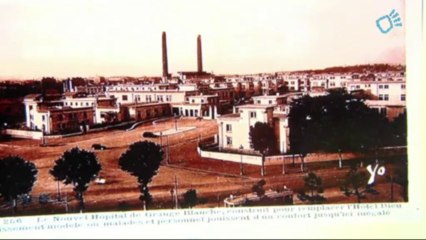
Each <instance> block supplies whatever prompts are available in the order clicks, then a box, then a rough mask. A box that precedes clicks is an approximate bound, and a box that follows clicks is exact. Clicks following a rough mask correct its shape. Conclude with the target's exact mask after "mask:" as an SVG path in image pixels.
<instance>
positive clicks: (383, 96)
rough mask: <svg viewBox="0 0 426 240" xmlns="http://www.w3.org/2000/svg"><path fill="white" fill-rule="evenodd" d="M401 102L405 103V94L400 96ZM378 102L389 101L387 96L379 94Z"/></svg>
mask: <svg viewBox="0 0 426 240" xmlns="http://www.w3.org/2000/svg"><path fill="white" fill-rule="evenodd" d="M400 99H401V101H405V94H401V96H400ZM379 100H381V101H389V94H379Z"/></svg>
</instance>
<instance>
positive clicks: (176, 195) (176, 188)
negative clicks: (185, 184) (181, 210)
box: [175, 175, 179, 209]
mask: <svg viewBox="0 0 426 240" xmlns="http://www.w3.org/2000/svg"><path fill="white" fill-rule="evenodd" d="M178 204H179V203H178V181H177V177H176V175H175V208H176V209H178Z"/></svg>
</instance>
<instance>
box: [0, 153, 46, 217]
mask: <svg viewBox="0 0 426 240" xmlns="http://www.w3.org/2000/svg"><path fill="white" fill-rule="evenodd" d="M36 179H37V168H36V167H35V165H34V163H32V162H29V161H25V160H24V159H22V158H20V157H18V156H8V157H4V158H2V159H0V197H2V198H4V199H5V200H6V201H12V206H13V210H16V208H17V204H16V199H17V198H18V196H20V195H22V194H28V193H29V192H31V189H32V188H33V186H34V182H35V181H36Z"/></svg>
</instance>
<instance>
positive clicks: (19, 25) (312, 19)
mask: <svg viewBox="0 0 426 240" xmlns="http://www.w3.org/2000/svg"><path fill="white" fill-rule="evenodd" d="M392 9H395V10H397V11H398V12H399V14H400V15H401V16H402V22H403V24H404V3H403V1H402V0H374V1H373V0H356V1H355V0H345V1H342V0H277V1H274V0H264V1H258V0H253V1H251V0H241V1H238V0H226V1H225V0H212V1H209V0H178V1H175V0H155V1H125V0H124V1H123V0H117V1H90V0H84V1H58V0H54V1H50V0H42V1H19V2H18V1H14V0H0V76H15V77H30V78H31V77H41V76H56V77H67V76H94V75H102V76H114V75H115V76H117V75H127V76H144V75H150V76H152V75H158V76H159V75H161V72H162V71H161V33H162V31H166V32H167V44H168V57H169V71H170V72H172V73H176V72H177V71H190V70H196V38H197V35H198V34H201V36H202V44H203V63H204V69H205V70H206V71H213V72H214V73H216V74H224V73H257V72H274V71H287V70H301V69H311V68H324V67H329V66H338V65H352V64H365V63H380V62H387V63H405V40H404V30H405V28H404V27H402V28H394V29H393V30H391V31H390V32H389V33H387V34H383V33H381V32H380V31H379V30H378V29H377V27H376V24H375V21H376V19H378V18H379V17H381V16H383V15H386V14H389V13H390V11H391V10H392Z"/></svg>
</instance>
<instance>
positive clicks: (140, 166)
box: [119, 141, 164, 208]
mask: <svg viewBox="0 0 426 240" xmlns="http://www.w3.org/2000/svg"><path fill="white" fill-rule="evenodd" d="M163 154H164V152H163V150H162V149H161V146H160V145H158V144H155V143H154V142H149V141H143V142H142V141H140V142H135V143H133V144H132V145H130V146H129V149H127V151H126V152H124V153H123V154H122V155H121V156H120V159H119V165H120V167H121V169H123V170H124V171H126V172H129V173H130V174H131V175H133V176H135V177H137V180H138V183H139V189H140V192H141V196H140V198H139V199H140V200H141V201H142V203H143V205H144V208H146V207H147V206H148V205H149V204H150V203H151V202H152V197H151V194H150V193H149V190H148V184H149V183H150V182H151V181H152V178H153V177H154V176H155V175H156V174H157V171H158V169H159V167H160V163H161V161H162V160H163Z"/></svg>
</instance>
